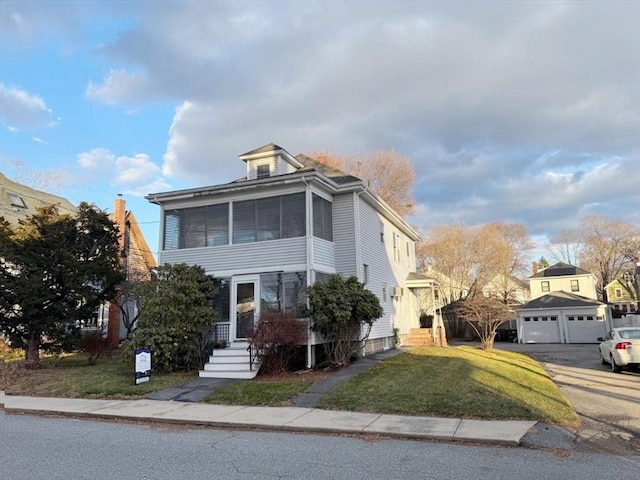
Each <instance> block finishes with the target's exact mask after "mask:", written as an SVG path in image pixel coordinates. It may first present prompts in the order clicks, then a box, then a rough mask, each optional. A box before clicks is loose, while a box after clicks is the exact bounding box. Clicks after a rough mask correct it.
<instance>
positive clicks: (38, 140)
mask: <svg viewBox="0 0 640 480" xmlns="http://www.w3.org/2000/svg"><path fill="white" fill-rule="evenodd" d="M31 140H33V141H34V142H36V143H41V144H42V145H49V142H47V141H45V140H43V139H41V138H38V137H31Z"/></svg>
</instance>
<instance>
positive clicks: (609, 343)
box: [598, 327, 640, 373]
mask: <svg viewBox="0 0 640 480" xmlns="http://www.w3.org/2000/svg"><path fill="white" fill-rule="evenodd" d="M598 341H599V342H602V343H600V346H599V347H598V348H599V349H600V360H601V361H602V364H603V365H604V364H607V363H608V364H610V365H611V371H613V372H616V373H620V372H621V371H622V369H623V368H630V369H632V368H635V369H637V368H640V327H621V328H614V329H613V330H611V331H610V332H609V333H607V335H606V337H604V338H602V337H600V338H598Z"/></svg>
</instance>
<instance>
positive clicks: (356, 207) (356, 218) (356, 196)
mask: <svg viewBox="0 0 640 480" xmlns="http://www.w3.org/2000/svg"><path fill="white" fill-rule="evenodd" d="M363 193H364V189H362V190H360V191H359V192H353V226H354V241H355V262H356V275H357V276H358V279H362V280H364V271H362V270H363V267H362V248H361V239H362V237H361V236H360V195H362V194H363ZM391 331H392V332H393V325H392V326H391ZM362 333H363V332H362V328H360V335H362ZM366 353H367V342H366V340H365V341H364V342H363V343H362V351H361V352H360V356H361V357H364V356H365V355H366Z"/></svg>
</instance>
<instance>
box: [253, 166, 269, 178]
mask: <svg viewBox="0 0 640 480" xmlns="http://www.w3.org/2000/svg"><path fill="white" fill-rule="evenodd" d="M264 167H267V168H266V172H265V168H264ZM270 176H271V165H270V164H268V163H263V164H261V165H256V178H269V177H270Z"/></svg>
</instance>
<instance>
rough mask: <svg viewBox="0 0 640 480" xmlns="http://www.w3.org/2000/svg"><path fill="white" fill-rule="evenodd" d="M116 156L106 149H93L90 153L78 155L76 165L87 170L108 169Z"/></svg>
mask: <svg viewBox="0 0 640 480" xmlns="http://www.w3.org/2000/svg"><path fill="white" fill-rule="evenodd" d="M115 159H116V156H115V155H114V154H113V153H111V151H110V150H108V149H106V148H94V149H93V150H91V151H90V152H83V153H80V154H78V163H79V164H80V166H81V167H82V168H85V169H88V170H98V169H110V168H111V167H112V165H113V164H114V162H115Z"/></svg>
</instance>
